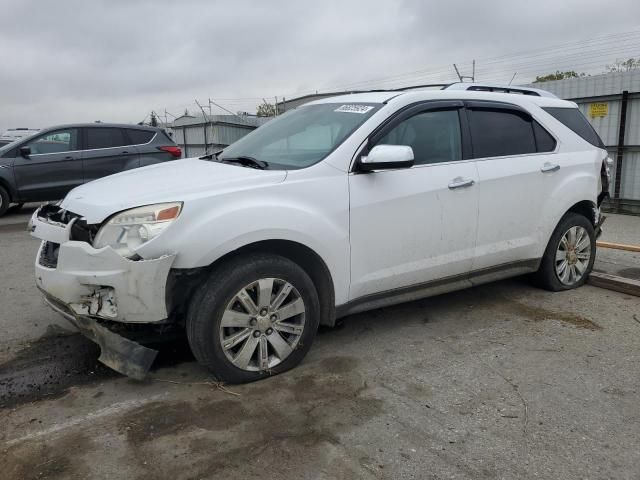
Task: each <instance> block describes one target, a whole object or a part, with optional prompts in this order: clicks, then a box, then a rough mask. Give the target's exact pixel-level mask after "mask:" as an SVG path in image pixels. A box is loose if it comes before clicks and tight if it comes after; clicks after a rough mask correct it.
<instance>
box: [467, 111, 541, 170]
mask: <svg viewBox="0 0 640 480" xmlns="http://www.w3.org/2000/svg"><path fill="white" fill-rule="evenodd" d="M469 118H470V122H471V125H470V127H471V139H472V141H473V156H474V157H476V158H485V157H503V156H507V155H523V154H527V153H535V152H536V151H537V149H536V140H535V137H534V134H533V127H532V124H531V118H530V117H528V116H527V115H526V114H524V113H521V112H519V111H516V110H502V109H496V110H490V109H472V110H470V111H469Z"/></svg>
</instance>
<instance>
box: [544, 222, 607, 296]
mask: <svg viewBox="0 0 640 480" xmlns="http://www.w3.org/2000/svg"><path fill="white" fill-rule="evenodd" d="M595 259H596V235H595V229H594V227H593V224H592V223H591V221H589V219H587V218H586V217H584V216H583V215H579V214H577V213H574V212H568V213H567V214H565V216H564V217H562V219H561V220H560V223H558V226H557V227H556V229H555V230H554V231H553V234H552V235H551V239H550V240H549V244H548V245H547V248H546V250H545V252H544V256H543V257H542V262H541V263H540V268H539V269H538V271H537V272H536V273H535V274H534V276H533V280H534V283H535V284H537V285H538V286H540V287H542V288H544V289H546V290H550V291H553V292H559V291H563V290H570V289H573V288H577V287H580V286H582V285H584V283H585V282H586V281H587V278H588V277H589V274H590V273H591V270H592V269H593V263H594V261H595Z"/></svg>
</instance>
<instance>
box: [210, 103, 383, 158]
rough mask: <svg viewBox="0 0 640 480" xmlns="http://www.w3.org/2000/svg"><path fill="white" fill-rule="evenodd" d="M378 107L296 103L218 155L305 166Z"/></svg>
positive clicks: (333, 145) (354, 104)
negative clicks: (304, 104)
mask: <svg viewBox="0 0 640 480" xmlns="http://www.w3.org/2000/svg"><path fill="white" fill-rule="evenodd" d="M379 108H380V104H373V103H372V104H364V103H349V104H344V103H324V104H320V105H307V106H303V107H299V108H297V109H295V110H292V111H290V112H287V113H285V114H284V115H281V116H279V117H277V118H275V119H273V120H271V121H269V122H268V123H266V124H265V125H263V126H262V127H260V128H258V129H256V130H255V131H253V132H251V133H250V134H249V135H247V136H245V137H243V138H241V139H240V140H238V141H237V142H236V143H234V144H233V145H230V146H229V147H227V148H225V149H224V151H223V152H222V153H221V154H220V155H219V157H218V159H219V160H222V161H224V160H226V159H237V158H241V157H251V158H254V159H256V160H260V161H263V162H267V164H268V167H267V168H269V169H271V170H278V169H298V168H305V167H308V166H311V165H313V164H314V163H318V162H319V161H320V160H322V159H323V158H325V157H326V156H327V155H329V153H331V152H332V151H333V150H334V149H335V148H337V147H338V146H339V145H340V144H341V143H342V142H343V141H344V140H345V139H346V138H347V137H348V136H349V135H351V134H352V133H353V132H354V131H355V130H356V129H357V128H358V127H359V126H360V125H362V124H363V123H364V122H365V120H367V119H368V118H369V117H371V115H373V114H374V113H375V112H376V111H377V110H378V109H379Z"/></svg>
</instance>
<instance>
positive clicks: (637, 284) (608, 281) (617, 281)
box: [588, 272, 640, 297]
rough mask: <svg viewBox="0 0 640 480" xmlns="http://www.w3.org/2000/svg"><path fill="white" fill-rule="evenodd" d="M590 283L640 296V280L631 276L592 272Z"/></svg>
mask: <svg viewBox="0 0 640 480" xmlns="http://www.w3.org/2000/svg"><path fill="white" fill-rule="evenodd" d="M588 281H589V284H590V285H593V286H594V287H600V288H606V289H607V290H613V291H615V292H621V293H626V294H627V295H635V296H636V297H640V281H639V280H633V279H631V278H625V277H619V276H618V275H610V274H608V273H601V272H591V275H589V280H588Z"/></svg>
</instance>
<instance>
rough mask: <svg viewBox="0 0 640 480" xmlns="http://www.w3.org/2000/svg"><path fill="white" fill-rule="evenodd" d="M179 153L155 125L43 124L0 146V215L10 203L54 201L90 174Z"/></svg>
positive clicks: (98, 174) (91, 177) (91, 176)
mask: <svg viewBox="0 0 640 480" xmlns="http://www.w3.org/2000/svg"><path fill="white" fill-rule="evenodd" d="M181 156H182V151H181V150H180V148H179V147H178V146H177V145H176V144H175V142H174V141H173V140H172V139H171V138H170V137H169V136H168V135H167V134H166V133H165V131H164V130H162V129H160V128H154V127H144V126H138V125H114V124H107V123H89V124H74V125H64V126H57V127H51V128H47V129H44V130H41V131H40V132H38V133H37V134H35V135H32V136H30V137H28V138H25V139H22V140H21V141H18V142H13V143H11V144H9V145H6V146H4V147H0V216H1V215H3V214H4V213H5V212H6V211H7V209H8V208H9V205H10V204H11V203H16V204H22V203H24V202H39V201H47V200H58V199H60V198H63V197H64V196H65V195H66V194H67V193H68V192H69V191H70V190H71V189H72V188H74V187H77V186H78V185H80V184H83V183H86V182H89V181H91V180H95V179H96V178H101V177H106V176H107V175H111V174H113V173H118V172H122V171H123V170H130V169H132V168H137V167H144V166H146V165H152V164H154V163H160V162H166V161H169V160H175V159H178V158H180V157H181Z"/></svg>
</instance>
